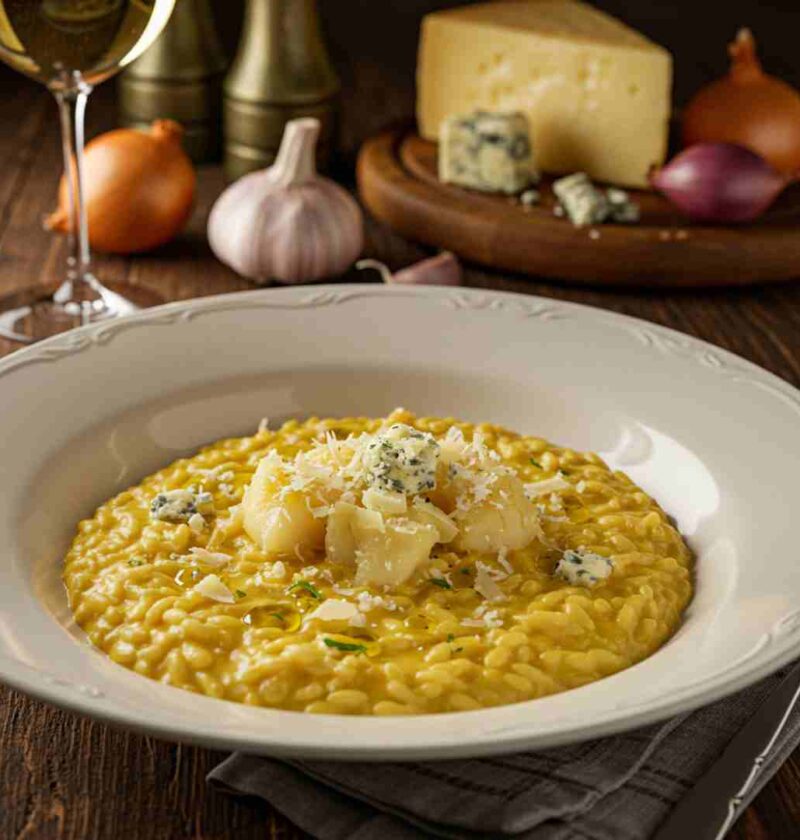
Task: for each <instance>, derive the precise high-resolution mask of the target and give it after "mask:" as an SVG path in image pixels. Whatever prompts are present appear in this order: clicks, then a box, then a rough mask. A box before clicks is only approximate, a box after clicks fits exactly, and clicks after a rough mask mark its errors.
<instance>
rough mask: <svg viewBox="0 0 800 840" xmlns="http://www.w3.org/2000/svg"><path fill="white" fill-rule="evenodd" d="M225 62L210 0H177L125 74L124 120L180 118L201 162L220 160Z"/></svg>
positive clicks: (142, 122) (140, 124) (144, 122)
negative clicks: (164, 21) (163, 23)
mask: <svg viewBox="0 0 800 840" xmlns="http://www.w3.org/2000/svg"><path fill="white" fill-rule="evenodd" d="M225 64H226V62H225V56H224V53H223V51H222V47H221V45H220V42H219V38H218V37H217V32H216V30H215V28H214V20H213V17H212V15H211V7H210V5H209V0H177V2H176V3H175V9H174V11H173V12H172V17H171V18H170V20H169V23H168V24H167V25H166V27H165V28H164V31H163V32H162V33H161V35H159V37H158V38H157V39H156V41H155V42H154V43H153V45H152V46H151V47H150V48H149V49H148V50H147V52H145V53H144V55H142V56H141V57H140V58H138V59H137V60H136V61H134V62H133V64H131V66H130V67H129V68H128V69H127V70H125V72H124V73H123V74H122V75H121V77H120V81H119V109H120V121H121V122H122V124H123V125H126V126H130V127H132V128H145V127H149V125H150V123H152V121H153V120H157V119H163V118H169V119H173V120H176V121H177V122H179V123H180V124H181V125H182V126H183V128H184V131H185V134H184V136H183V146H184V148H185V149H186V151H187V153H188V154H189V156H190V157H191V158H192V160H193V161H194V162H195V163H203V162H205V161H209V160H219V157H220V153H221V148H222V142H221V133H222V126H221V122H222V120H221V113H220V111H221V100H222V77H223V73H224V71H225Z"/></svg>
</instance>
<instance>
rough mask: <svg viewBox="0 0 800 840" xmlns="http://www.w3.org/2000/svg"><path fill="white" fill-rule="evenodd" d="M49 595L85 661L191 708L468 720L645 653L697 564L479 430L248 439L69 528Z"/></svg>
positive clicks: (332, 432)
mask: <svg viewBox="0 0 800 840" xmlns="http://www.w3.org/2000/svg"><path fill="white" fill-rule="evenodd" d="M64 582H65V585H66V589H67V592H68V596H69V600H70V605H71V608H72V610H73V612H74V615H75V619H76V621H77V623H78V624H79V625H80V627H81V628H83V630H84V631H85V632H86V634H87V635H88V638H89V639H90V641H91V642H92V643H93V644H94V645H96V646H97V647H98V648H100V649H101V650H102V651H104V652H105V653H106V654H107V655H108V656H109V657H110V658H111V659H112V660H114V661H115V662H117V663H119V664H120V665H124V666H125V667H127V668H130V669H132V670H134V671H136V672H137V673H139V674H141V675H143V676H145V677H149V678H151V679H154V680H158V681H160V682H162V683H166V684H168V685H172V686H176V687H178V688H183V689H187V690H189V691H194V692H198V693H201V694H206V695H209V696H211V697H217V698H224V699H226V700H232V701H236V702H241V703H247V704H250V705H256V706H268V707H274V708H280V709H289V710H295V711H305V712H312V713H314V712H316V713H335V714H362V715H370V714H373V715H394V714H420V713H432V712H449V711H463V710H472V709H480V708H485V707H490V706H497V705H501V704H508V703H516V702H520V701H524V700H530V699H533V698H538V697H543V696H545V695H549V694H554V693H556V692H560V691H565V690H567V689H570V688H575V687H577V686H581V685H585V684H586V683H590V682H593V681H595V680H598V679H601V678H602V677H605V676H608V675H610V674H613V673H615V672H616V671H619V670H621V669H623V668H627V667H628V666H630V665H633V664H634V663H636V662H638V661H640V660H641V659H643V658H645V657H647V656H649V655H650V654H652V653H653V652H654V651H656V650H657V649H658V648H659V647H661V646H662V645H663V644H664V643H665V642H666V641H667V640H668V639H669V637H670V636H671V635H672V633H673V632H674V631H675V630H676V628H677V627H678V625H679V623H680V621H681V615H682V612H683V610H684V609H685V607H686V605H687V603H688V601H689V600H690V598H691V596H692V557H691V553H690V551H689V549H688V548H687V546H686V544H685V543H684V541H683V539H682V538H681V535H680V534H679V533H678V531H677V530H676V529H675V527H674V526H673V525H672V524H671V523H670V521H669V519H668V517H667V515H666V514H665V513H664V512H663V511H662V510H661V508H660V507H659V506H658V504H657V503H656V502H655V501H654V500H653V499H651V498H650V497H649V496H648V495H647V494H646V493H644V492H643V491H642V490H641V489H640V488H639V487H637V486H636V485H635V484H634V483H633V482H632V481H631V480H630V479H629V478H628V477H627V476H626V475H625V474H624V473H621V472H613V471H611V470H610V469H609V468H608V467H607V466H606V465H605V463H604V462H603V461H602V460H601V459H600V458H599V457H598V456H597V455H594V454H592V453H580V452H576V451H573V450H571V449H565V448H561V447H558V446H555V445H553V444H550V443H548V442H546V441H545V440H542V439H539V438H536V437H525V436H521V435H518V434H516V433H514V432H511V431H508V430H506V429H503V428H499V427H497V426H493V425H489V424H480V425H477V426H473V425H470V424H468V423H462V422H459V421H456V420H453V419H440V418H416V417H415V416H413V415H412V414H410V413H408V412H405V411H402V410H398V411H396V412H394V413H393V414H392V415H390V416H389V417H387V418H377V419H370V418H345V419H319V418H311V419H309V420H307V421H304V422H300V421H295V420H292V421H289V422H287V423H285V424H284V425H283V426H282V427H281V428H280V429H279V430H270V429H269V428H267V426H266V424H262V427H260V428H259V431H258V432H257V433H256V434H255V435H254V436H252V437H245V438H236V439H230V440H223V441H220V442H218V443H215V444H213V445H211V446H208V447H206V448H205V449H203V450H202V451H200V452H199V453H198V454H197V455H195V456H193V457H191V458H186V459H181V460H178V461H176V462H175V463H173V464H171V465H170V466H168V467H166V468H165V469H163V470H161V471H160V472H157V473H155V474H153V475H151V476H149V477H147V478H145V479H144V480H143V481H142V482H141V483H140V484H138V485H137V486H135V487H132V488H130V489H128V490H126V491H124V492H122V493H120V494H119V495H117V496H116V497H114V498H113V499H111V500H110V501H108V502H106V503H105V504H103V505H102V506H101V507H100V508H99V509H98V510H97V511H96V513H95V514H94V516H92V517H91V518H90V519H87V520H84V521H83V522H81V523H80V524H79V526H78V531H77V535H76V537H75V539H74V542H73V543H72V546H71V548H70V550H69V553H68V554H67V556H66V560H65V565H64Z"/></svg>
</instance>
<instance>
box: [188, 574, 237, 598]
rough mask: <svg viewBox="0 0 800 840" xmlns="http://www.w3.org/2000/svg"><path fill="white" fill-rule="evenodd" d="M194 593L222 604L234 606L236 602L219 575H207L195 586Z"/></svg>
mask: <svg viewBox="0 0 800 840" xmlns="http://www.w3.org/2000/svg"><path fill="white" fill-rule="evenodd" d="M194 591H195V592H197V593H198V594H199V595H202V596H203V597H204V598H210V599H211V600H212V601H219V602H220V603H221V604H233V603H234V602H235V601H236V598H235V597H234V595H233V592H231V591H230V589H228V587H227V586H225V584H224V583H223V582H222V581H221V580H220V579H219V578H218V577H217V575H206V576H205V577H204V578H203V579H202V580H201V581H200V582H199V583H198V584H195V587H194Z"/></svg>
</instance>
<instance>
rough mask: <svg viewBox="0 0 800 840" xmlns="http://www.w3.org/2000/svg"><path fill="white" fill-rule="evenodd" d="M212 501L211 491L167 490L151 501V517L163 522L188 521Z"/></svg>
mask: <svg viewBox="0 0 800 840" xmlns="http://www.w3.org/2000/svg"><path fill="white" fill-rule="evenodd" d="M211 502H212V496H211V494H210V493H195V492H193V491H192V490H165V491H164V492H163V493H159V494H158V495H157V496H155V497H154V498H153V501H152V502H150V519H153V520H159V521H161V522H188V521H189V520H190V519H192V517H194V516H195V515H197V514H201V513H202V511H203V510H207V509H208V507H209V506H210V505H211ZM195 521H196V520H195Z"/></svg>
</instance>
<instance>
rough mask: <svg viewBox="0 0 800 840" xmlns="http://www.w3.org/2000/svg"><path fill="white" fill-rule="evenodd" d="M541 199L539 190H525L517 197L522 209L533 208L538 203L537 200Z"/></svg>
mask: <svg viewBox="0 0 800 840" xmlns="http://www.w3.org/2000/svg"><path fill="white" fill-rule="evenodd" d="M541 197H542V194H541V193H540V192H539V190H534V189H530V190H525V192H523V193H520V196H519V203H520V204H522V205H523V206H524V207H533V205H534V204H538V203H539V199H540V198H541Z"/></svg>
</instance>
